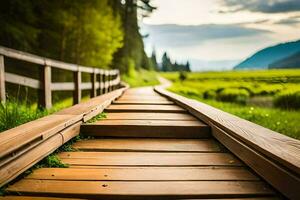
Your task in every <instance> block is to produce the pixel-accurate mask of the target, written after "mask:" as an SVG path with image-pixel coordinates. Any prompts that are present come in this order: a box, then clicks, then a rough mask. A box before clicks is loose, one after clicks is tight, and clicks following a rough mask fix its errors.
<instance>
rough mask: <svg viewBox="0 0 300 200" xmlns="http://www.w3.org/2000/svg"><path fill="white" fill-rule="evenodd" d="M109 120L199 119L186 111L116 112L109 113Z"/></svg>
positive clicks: (107, 117)
mask: <svg viewBox="0 0 300 200" xmlns="http://www.w3.org/2000/svg"><path fill="white" fill-rule="evenodd" d="M105 119H107V120H115V119H118V120H121V119H123V120H131V119H135V120H177V121H179V120H180V121H197V118H195V117H193V116H192V115H189V114H184V113H151V112H129V113H128V112H115V113H108V114H107V116H106V118H105Z"/></svg>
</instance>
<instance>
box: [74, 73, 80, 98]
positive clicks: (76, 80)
mask: <svg viewBox="0 0 300 200" xmlns="http://www.w3.org/2000/svg"><path fill="white" fill-rule="evenodd" d="M74 85H75V90H74V94H73V104H78V103H80V101H81V72H80V71H77V72H74Z"/></svg>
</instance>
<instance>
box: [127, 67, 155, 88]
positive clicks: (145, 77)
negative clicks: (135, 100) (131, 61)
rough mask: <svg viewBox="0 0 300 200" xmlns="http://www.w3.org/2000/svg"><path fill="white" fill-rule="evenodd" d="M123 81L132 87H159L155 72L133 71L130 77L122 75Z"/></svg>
mask: <svg viewBox="0 0 300 200" xmlns="http://www.w3.org/2000/svg"><path fill="white" fill-rule="evenodd" d="M122 81H124V82H126V83H128V84H129V85H130V87H142V86H153V85H158V84H159V81H158V80H157V73H156V72H155V71H146V70H140V71H132V72H131V73H130V74H129V75H127V74H125V75H122Z"/></svg>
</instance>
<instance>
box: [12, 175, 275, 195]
mask: <svg viewBox="0 0 300 200" xmlns="http://www.w3.org/2000/svg"><path fill="white" fill-rule="evenodd" d="M7 190H8V191H10V192H13V191H17V192H18V193H20V194H40V195H42V194H43V195H46V194H48V195H49V194H51V195H56V196H69V197H75V198H76V197H85V198H87V197H88V198H109V197H115V198H117V199H120V198H122V197H123V198H127V199H128V198H130V197H133V198H140V199H144V198H145V197H147V196H148V199H149V197H151V198H162V197H171V198H172V197H173V198H187V197H192V198H194V197H204V198H218V197H222V198H225V197H241V196H244V197H247V196H248V197H249V196H259V195H273V194H274V193H273V192H272V190H270V189H269V187H268V186H267V185H265V184H263V183H261V182H253V181H252V182H247V181H240V182H239V181H176V182H165V181H159V182H157V181H151V182H146V181H143V182H141V181H139V182H129V181H118V182H108V181H101V182H99V181H54V180H30V179H24V180H22V181H20V182H18V183H16V184H14V185H12V186H9V187H8V189H7ZM124 196H126V197H124Z"/></svg>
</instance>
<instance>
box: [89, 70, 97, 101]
mask: <svg viewBox="0 0 300 200" xmlns="http://www.w3.org/2000/svg"><path fill="white" fill-rule="evenodd" d="M91 82H92V89H91V94H90V97H91V98H93V97H96V96H97V74H96V73H95V72H94V73H92V74H91Z"/></svg>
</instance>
